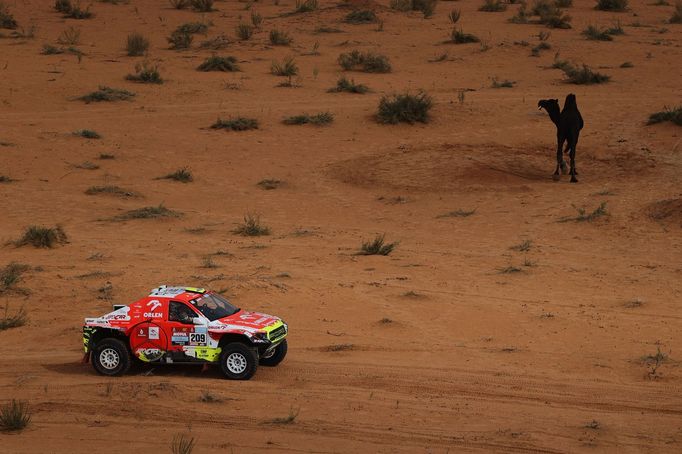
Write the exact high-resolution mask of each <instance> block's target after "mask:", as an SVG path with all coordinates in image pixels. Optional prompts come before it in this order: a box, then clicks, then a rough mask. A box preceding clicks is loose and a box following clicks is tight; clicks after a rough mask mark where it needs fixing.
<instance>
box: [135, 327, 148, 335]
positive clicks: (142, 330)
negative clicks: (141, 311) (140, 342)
mask: <svg viewBox="0 0 682 454" xmlns="http://www.w3.org/2000/svg"><path fill="white" fill-rule="evenodd" d="M137 335H138V336H140V337H147V333H145V332H144V328H140V332H139V333H137Z"/></svg>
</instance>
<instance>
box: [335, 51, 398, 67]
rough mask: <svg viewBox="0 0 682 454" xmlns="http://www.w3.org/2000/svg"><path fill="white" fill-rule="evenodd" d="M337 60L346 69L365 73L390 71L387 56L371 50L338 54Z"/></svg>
mask: <svg viewBox="0 0 682 454" xmlns="http://www.w3.org/2000/svg"><path fill="white" fill-rule="evenodd" d="M338 62H339V65H341V67H342V68H343V69H344V70H346V71H363V72H367V73H389V72H391V63H390V61H389V60H388V57H386V56H384V55H381V54H375V53H372V52H360V51H359V50H353V51H351V52H349V53H343V54H341V55H339V58H338Z"/></svg>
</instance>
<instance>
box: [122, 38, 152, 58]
mask: <svg viewBox="0 0 682 454" xmlns="http://www.w3.org/2000/svg"><path fill="white" fill-rule="evenodd" d="M147 49H149V40H148V39H147V38H145V37H144V36H142V35H141V34H140V33H131V34H130V35H128V39H127V40H126V52H127V53H128V56H129V57H139V56H140V55H144V54H145V52H147Z"/></svg>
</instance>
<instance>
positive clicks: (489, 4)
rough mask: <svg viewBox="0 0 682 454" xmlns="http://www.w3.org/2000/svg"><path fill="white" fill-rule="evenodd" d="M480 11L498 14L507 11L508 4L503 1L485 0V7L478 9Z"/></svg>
mask: <svg viewBox="0 0 682 454" xmlns="http://www.w3.org/2000/svg"><path fill="white" fill-rule="evenodd" d="M478 10H479V11H485V12H487V13H497V12H501V11H506V10H507V5H506V3H503V2H502V0H484V2H483V5H482V6H481V7H480V8H478Z"/></svg>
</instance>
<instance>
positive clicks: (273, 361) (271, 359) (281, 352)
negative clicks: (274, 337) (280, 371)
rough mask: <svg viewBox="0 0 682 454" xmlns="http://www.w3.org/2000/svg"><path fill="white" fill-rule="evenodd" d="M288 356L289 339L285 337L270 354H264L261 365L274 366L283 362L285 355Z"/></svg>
mask: <svg viewBox="0 0 682 454" xmlns="http://www.w3.org/2000/svg"><path fill="white" fill-rule="evenodd" d="M285 356H287V340H286V339H284V340H283V341H282V342H280V343H279V344H278V345H277V347H275V349H274V350H273V351H272V352H271V353H270V354H269V355H264V356H263V357H261V359H260V365H261V366H268V367H274V366H276V365H278V364H279V363H281V362H282V361H283V360H284V357H285Z"/></svg>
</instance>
